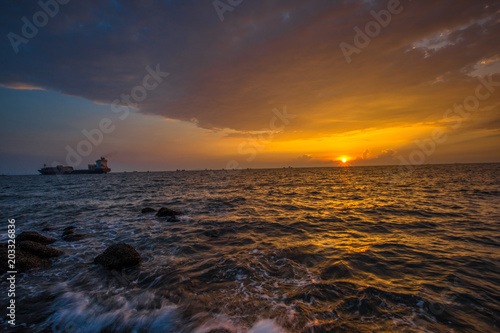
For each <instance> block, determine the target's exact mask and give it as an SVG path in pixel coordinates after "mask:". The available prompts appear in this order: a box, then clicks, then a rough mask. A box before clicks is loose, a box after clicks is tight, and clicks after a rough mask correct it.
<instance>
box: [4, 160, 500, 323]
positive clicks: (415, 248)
mask: <svg viewBox="0 0 500 333" xmlns="http://www.w3.org/2000/svg"><path fill="white" fill-rule="evenodd" d="M397 170H398V169H397V167H359V168H354V167H341V168H316V169H315V168H311V169H269V170H236V171H232V170H229V171H187V172H158V173H156V172H151V173H111V174H107V175H74V176H64V177H58V176H3V177H0V188H1V192H0V211H1V220H2V221H3V222H2V223H3V227H2V233H1V238H2V241H3V242H5V241H6V239H7V219H8V218H15V219H16V226H17V233H18V234H19V233H20V232H22V231H28V230H35V231H38V232H40V233H42V234H44V235H47V236H51V237H54V238H57V242H56V243H54V244H52V245H51V246H53V247H56V248H58V249H61V250H63V251H64V255H63V256H62V257H59V258H55V259H53V260H52V264H51V266H50V267H47V268H41V269H37V270H32V271H29V272H28V273H22V274H21V273H19V274H17V281H16V283H17V286H16V304H17V308H16V309H17V327H16V329H15V330H18V331H22V332H100V331H101V332H197V333H204V332H209V331H210V330H212V329H216V328H225V329H227V330H228V331H231V332H254V333H255V332H499V331H500V322H499V318H500V164H474V165H434V166H421V167H418V168H416V170H415V171H414V172H413V173H412V174H411V176H410V177H408V178H406V179H405V180H404V181H403V182H401V183H398V184H390V183H389V182H388V175H390V174H394V173H396V172H397ZM144 207H153V208H156V209H158V208H160V207H169V208H172V209H175V210H179V211H181V212H184V213H185V214H184V215H183V216H180V218H179V221H176V222H172V221H168V220H167V219H164V218H158V217H156V216H155V215H154V214H141V209H142V208H144ZM67 226H76V227H77V229H76V230H75V231H76V232H82V233H84V234H86V237H85V238H84V239H82V240H79V241H75V242H66V241H64V240H62V238H61V234H62V230H63V229H64V228H65V227H67ZM115 242H126V243H128V244H130V245H132V246H133V247H134V248H136V249H137V251H138V252H139V253H140V254H141V256H142V259H143V262H142V264H141V265H140V266H138V267H136V268H130V269H126V270H122V271H120V272H118V271H107V270H105V269H103V268H102V267H99V266H96V265H94V264H92V261H93V259H94V258H95V257H96V256H97V255H98V254H100V253H102V252H103V251H104V249H105V248H106V247H107V246H109V245H111V244H113V243H115ZM7 289H8V287H7V282H6V280H5V276H4V277H2V279H1V282H0V290H2V292H0V300H1V302H2V303H1V304H3V305H2V308H4V306H6V304H7V291H6V290H7ZM3 312H6V311H5V310H4V311H3ZM6 320H7V317H6V314H1V316H0V324H1V327H2V329H5V328H6V327H7V323H6ZM15 330H14V331H15Z"/></svg>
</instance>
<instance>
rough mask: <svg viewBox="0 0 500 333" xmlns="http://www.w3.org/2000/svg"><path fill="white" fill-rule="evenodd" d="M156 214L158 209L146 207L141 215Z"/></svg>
mask: <svg viewBox="0 0 500 333" xmlns="http://www.w3.org/2000/svg"><path fill="white" fill-rule="evenodd" d="M154 212H156V209H154V208H151V207H146V208H143V209H142V210H141V213H143V214H147V213H154Z"/></svg>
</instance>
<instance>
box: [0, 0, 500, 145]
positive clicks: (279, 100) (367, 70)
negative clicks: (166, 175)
mask: <svg viewBox="0 0 500 333" xmlns="http://www.w3.org/2000/svg"><path fill="white" fill-rule="evenodd" d="M401 6H402V7H403V8H404V10H403V12H402V13H401V14H399V15H395V16H394V17H393V18H392V21H391V23H390V24H389V25H388V26H387V27H386V28H383V29H382V31H381V32H380V34H379V35H378V36H377V37H375V38H373V40H371V42H370V44H369V45H368V46H367V47H365V48H363V49H362V50H361V53H360V54H353V55H352V62H351V63H350V64H348V63H347V62H346V59H345V57H344V55H343V54H342V51H341V49H340V48H339V44H340V43H341V42H346V43H349V44H353V43H354V42H353V38H354V35H355V32H354V30H353V28H354V27H355V26H359V27H360V28H362V29H363V28H364V26H365V24H366V23H367V22H369V21H370V20H373V17H372V16H371V15H370V10H375V11H380V10H383V9H386V8H387V1H326V0H313V1H307V2H306V1H298V0H292V1H277V0H276V1H243V2H242V3H241V4H240V5H239V6H237V7H236V8H235V9H234V10H233V11H232V12H227V13H225V20H224V21H223V22H221V21H220V20H219V18H218V16H217V14H216V12H215V10H214V8H213V6H212V1H211V0H208V1H186V0H183V1H140V2H139V1H85V2H83V1H70V2H69V3H68V4H66V5H62V6H61V8H60V11H59V13H58V14H57V15H56V16H55V17H54V18H51V19H50V21H49V23H48V24H47V25H46V26H45V27H43V28H41V29H40V31H39V33H38V35H37V36H36V37H34V38H32V39H31V40H30V41H29V42H28V43H27V44H25V45H22V46H20V50H19V53H17V54H16V53H14V51H13V49H12V47H11V44H10V42H9V40H8V39H7V37H5V38H4V39H3V42H2V44H1V48H2V52H1V55H0V64H1V65H0V66H2V70H1V76H0V84H1V85H4V86H12V85H27V86H36V87H42V88H45V89H51V90H56V91H61V92H62V93H64V94H69V95H76V96H82V97H85V98H87V99H90V100H93V101H98V102H104V103H110V102H111V101H112V100H114V99H115V98H117V97H119V96H120V94H122V93H127V92H129V91H130V89H131V88H132V87H133V86H135V85H137V84H140V83H141V80H142V78H143V76H144V75H145V73H146V71H145V67H146V66H147V65H152V66H155V65H156V64H160V67H161V69H162V70H164V71H168V72H170V73H171V76H169V78H168V79H167V80H165V82H164V83H163V84H162V85H161V86H160V88H158V89H157V90H155V91H154V92H152V93H151V94H150V95H149V97H148V98H147V99H146V100H145V101H144V103H143V104H142V105H141V111H142V112H145V113H152V114H159V115H163V116H165V117H168V118H174V119H180V120H187V121H195V122H197V124H198V125H199V126H201V127H205V128H226V127H227V128H233V129H238V130H259V129H260V128H262V127H263V126H265V125H266V124H267V123H268V122H269V119H270V117H271V116H272V114H271V110H272V109H273V108H275V107H281V106H283V105H287V106H288V108H289V110H290V111H291V112H292V113H294V114H296V115H298V116H299V119H300V121H299V122H296V123H295V125H293V124H292V125H291V128H293V127H294V126H295V127H297V128H299V127H300V131H301V132H302V133H304V135H306V136H307V135H311V133H314V135H327V134H328V133H332V132H342V131H350V130H353V129H360V128H372V127H376V126H382V124H385V125H397V124H401V123H413V122H419V121H423V120H426V119H429V118H430V119H433V120H438V119H439V117H440V115H441V114H442V112H443V111H444V110H445V109H446V108H448V107H450V103H453V102H454V101H455V100H456V99H460V98H462V99H463V97H465V96H467V95H468V94H470V93H471V91H470V90H471V89H473V87H474V84H475V83H474V81H473V78H471V77H470V76H468V75H467V70H466V69H467V68H469V69H470V68H472V66H473V65H474V64H476V63H477V62H478V61H479V60H481V59H483V58H490V57H493V56H495V55H498V54H500V47H499V44H498V36H499V33H500V31H499V24H498V21H499V15H498V10H499V8H500V4H499V3H498V2H497V1H465V0H464V1H459V0H456V1H445V0H438V1H411V2H410V1H404V0H402V1H401ZM2 7H5V8H3V9H2V12H1V14H0V15H1V17H0V18H1V19H2V22H3V24H2V28H1V31H0V32H1V34H2V36H7V34H8V33H9V32H15V33H20V30H21V26H22V24H23V23H22V21H21V18H22V17H23V16H26V17H27V18H29V19H31V17H32V15H33V14H34V13H36V12H37V11H39V10H40V7H39V6H38V4H36V2H34V1H18V2H10V3H9V5H8V6H7V5H5V4H4V5H2ZM441 32H446V34H445V35H444V36H442V37H440V38H439V42H441V44H440V45H441V46H442V47H440V48H438V49H433V48H429V47H426V45H427V46H432V43H431V42H429V40H427V39H429V38H431V37H432V36H434V35H436V34H439V33H441ZM438 36H439V35H438ZM414 46H415V48H413V47H414ZM439 76H443V77H445V78H447V80H444V81H442V82H440V83H439V86H436V84H433V82H435V81H436V78H437V77H439ZM496 96H498V94H497V95H496ZM495 99H496V100H498V97H495ZM457 102H458V101H457ZM497 114H498V113H497ZM493 117H494V116H493ZM300 131H299V134H297V133H295V134H294V135H300Z"/></svg>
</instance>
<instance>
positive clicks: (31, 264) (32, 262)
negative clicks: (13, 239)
mask: <svg viewBox="0 0 500 333" xmlns="http://www.w3.org/2000/svg"><path fill="white" fill-rule="evenodd" d="M48 265H49V260H48V259H46V258H40V257H38V256H36V255H34V254H31V253H29V252H24V251H19V252H18V253H16V269H17V270H18V271H26V270H28V269H32V268H38V267H43V266H48Z"/></svg>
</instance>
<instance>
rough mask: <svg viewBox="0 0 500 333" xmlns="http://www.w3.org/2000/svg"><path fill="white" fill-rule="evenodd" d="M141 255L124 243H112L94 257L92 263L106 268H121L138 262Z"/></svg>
mask: <svg viewBox="0 0 500 333" xmlns="http://www.w3.org/2000/svg"><path fill="white" fill-rule="evenodd" d="M140 262H141V255H140V254H139V253H138V252H137V251H136V250H135V249H134V248H133V247H132V246H130V245H128V244H125V243H118V244H113V245H111V246H110V247H108V248H107V249H106V251H104V253H102V254H100V255H98V256H97V257H96V258H95V259H94V264H99V265H102V266H104V267H106V268H108V269H122V268H125V267H132V266H135V265H138V264H140Z"/></svg>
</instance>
